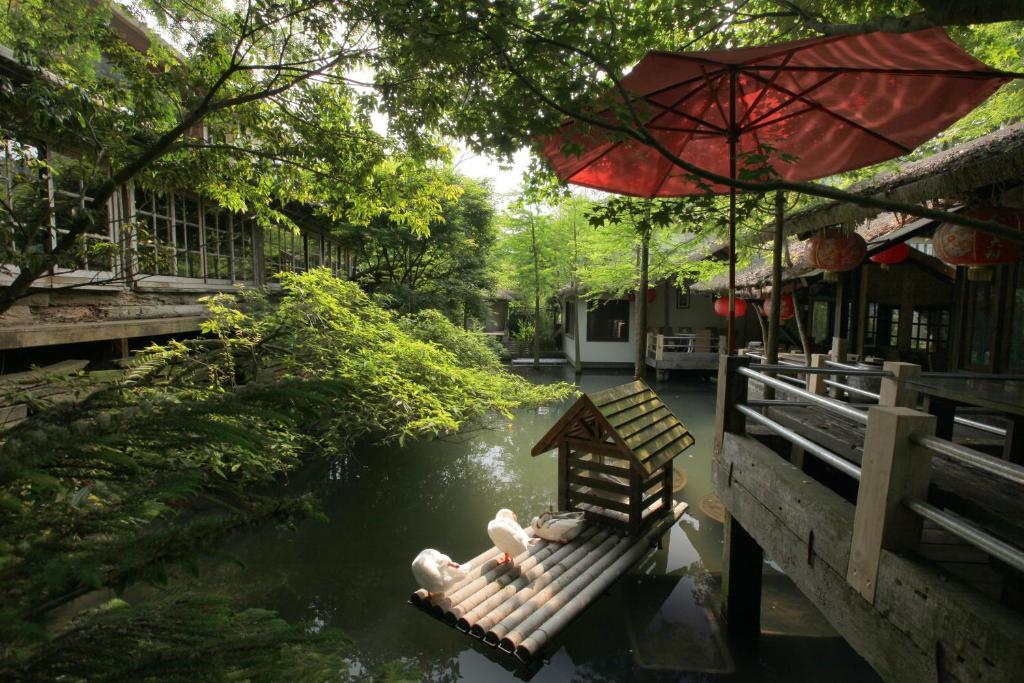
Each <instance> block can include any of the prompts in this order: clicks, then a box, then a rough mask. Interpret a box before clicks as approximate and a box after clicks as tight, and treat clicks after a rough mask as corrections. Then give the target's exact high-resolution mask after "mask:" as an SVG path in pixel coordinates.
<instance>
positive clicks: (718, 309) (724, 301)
mask: <svg viewBox="0 0 1024 683" xmlns="http://www.w3.org/2000/svg"><path fill="white" fill-rule="evenodd" d="M715 313H717V314H718V315H720V316H722V317H723V318H727V317H729V297H727V296H724V297H722V298H720V299H715ZM746 313H747V302H746V301H744V300H743V299H740V298H737V299H736V317H737V318H742V317H743V316H744V315H746Z"/></svg>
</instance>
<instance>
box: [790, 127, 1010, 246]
mask: <svg viewBox="0 0 1024 683" xmlns="http://www.w3.org/2000/svg"><path fill="white" fill-rule="evenodd" d="M1021 179H1024V123H1018V124H1015V125H1012V126H1008V127H1006V128H1003V129H1002V130H998V131H996V132H994V133H989V134H988V135H985V136H983V137H980V138H978V139H976V140H971V141H970V142H965V143H963V144H961V145H957V146H955V147H951V148H950V149H947V150H945V151H944V152H939V153H938V154H935V155H932V156H930V157H927V158H925V159H921V160H920V161H915V162H912V163H909V164H907V165H906V166H903V167H902V168H901V169H900V170H898V171H895V172H893V173H883V174H881V175H877V176H875V177H873V178H869V179H868V180H864V181H862V182H860V183H857V184H855V185H853V186H852V187H850V188H849V191H850V192H854V193H857V194H863V195H867V196H871V197H876V198H879V199H891V200H895V201H901V202H912V203H920V202H924V201H927V200H929V199H937V198H944V197H959V196H962V195H964V194H966V193H969V192H971V191H973V190H976V189H978V188H981V187H985V186H988V185H994V184H997V183H1005V182H1019V181H1020V180H1021ZM879 213H880V211H879V209H873V208H869V207H862V206H857V205H856V204H851V203H849V202H840V201H835V200H831V201H827V202H821V203H819V204H814V205H813V206H809V207H806V208H804V209H801V210H799V211H795V212H793V213H792V214H790V215H788V216H786V233H787V234H804V233H807V232H808V231H811V230H817V229H819V228H824V227H828V226H830V225H840V224H843V225H847V226H852V225H855V224H857V223H859V222H860V221H862V220H864V219H865V218H870V217H872V216H877V215H878V214H879Z"/></svg>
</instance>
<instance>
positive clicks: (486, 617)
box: [470, 529, 613, 645]
mask: <svg viewBox="0 0 1024 683" xmlns="http://www.w3.org/2000/svg"><path fill="white" fill-rule="evenodd" d="M612 535H613V534H612V532H611V531H610V530H607V529H603V530H601V531H600V532H599V533H597V534H595V535H594V536H593V537H591V538H588V539H586V542H584V543H573V544H570V546H569V547H570V548H571V552H570V553H568V554H567V555H566V556H563V557H561V558H559V561H558V562H557V563H555V564H553V565H551V566H550V567H548V568H547V569H546V570H545V571H544V572H542V573H539V574H538V575H537V576H536V577H534V578H533V579H532V580H531V581H530V582H529V583H528V584H527V585H526V586H524V587H523V588H522V589H521V590H519V591H517V592H515V593H513V594H508V595H505V596H504V598H505V599H503V600H502V601H501V602H498V603H495V604H494V605H493V606H492V607H491V609H490V610H489V611H487V612H485V613H483V614H481V615H480V616H479V618H478V619H477V620H476V623H474V624H473V627H472V628H471V629H470V634H471V635H473V636H475V637H477V638H484V637H485V636H487V635H491V636H492V637H491V639H489V640H487V643H488V644H489V645H497V644H498V641H499V640H501V638H500V637H497V636H495V635H494V634H492V633H491V627H492V626H494V625H495V624H497V623H499V622H500V621H502V620H503V619H505V618H507V617H508V616H509V615H510V614H512V613H513V612H515V611H516V610H517V609H519V608H520V607H522V606H523V605H525V604H526V603H527V602H528V601H529V600H530V599H531V598H533V596H534V595H536V594H537V592H538V591H540V590H542V589H543V588H544V587H545V586H547V585H548V584H550V583H551V582H552V581H554V580H555V579H556V578H558V576H560V575H561V574H562V573H563V572H565V571H566V569H568V568H569V567H571V566H572V565H573V564H575V563H576V562H578V561H579V559H580V558H582V557H585V556H586V555H588V554H590V553H591V552H593V551H594V550H595V549H596V548H598V547H600V546H601V545H602V544H604V543H606V542H607V541H608V539H609V537H611V536H612Z"/></svg>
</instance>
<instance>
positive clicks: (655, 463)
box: [644, 434, 696, 471]
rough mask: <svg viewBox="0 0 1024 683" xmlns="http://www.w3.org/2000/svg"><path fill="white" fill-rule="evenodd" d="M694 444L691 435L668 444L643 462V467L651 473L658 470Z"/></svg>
mask: <svg viewBox="0 0 1024 683" xmlns="http://www.w3.org/2000/svg"><path fill="white" fill-rule="evenodd" d="M694 443H696V440H695V439H694V438H693V435H692V434H687V435H686V436H685V437H683V438H682V439H680V440H679V441H676V442H674V443H670V444H669V445H668V446H665V447H664V448H662V449H661V450H660V451H657V452H656V453H653V454H652V455H651V457H649V458H648V459H647V460H645V461H644V465H645V466H646V467H647V469H649V470H651V471H655V470H658V469H659V468H661V467H664V466H665V465H667V464H668V463H670V462H672V460H674V459H675V458H677V457H678V456H679V454H680V453H682V452H683V451H685V450H686V449H687V448H689V447H690V446H692V445H693V444H694Z"/></svg>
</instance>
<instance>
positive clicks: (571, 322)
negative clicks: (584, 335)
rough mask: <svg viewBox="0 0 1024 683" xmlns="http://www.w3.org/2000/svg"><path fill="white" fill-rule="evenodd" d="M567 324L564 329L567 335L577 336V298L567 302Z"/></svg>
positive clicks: (565, 320) (565, 319)
mask: <svg viewBox="0 0 1024 683" xmlns="http://www.w3.org/2000/svg"><path fill="white" fill-rule="evenodd" d="M564 323H565V326H564V328H563V331H564V332H565V335H566V336H567V337H572V338H573V339H575V338H576V299H569V300H568V301H566V302H565V318H564Z"/></svg>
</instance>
